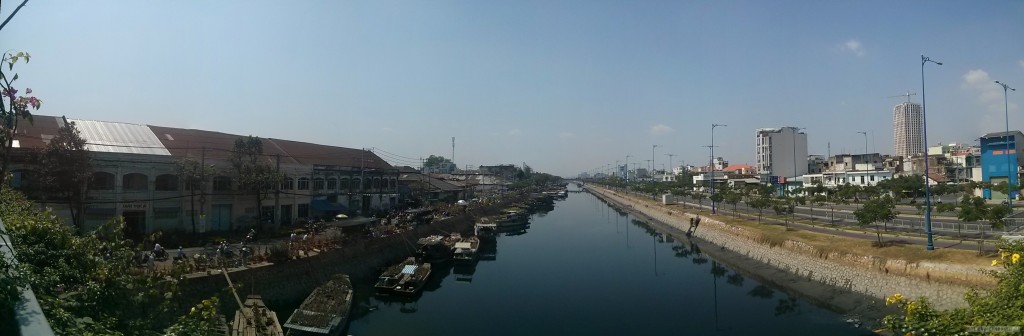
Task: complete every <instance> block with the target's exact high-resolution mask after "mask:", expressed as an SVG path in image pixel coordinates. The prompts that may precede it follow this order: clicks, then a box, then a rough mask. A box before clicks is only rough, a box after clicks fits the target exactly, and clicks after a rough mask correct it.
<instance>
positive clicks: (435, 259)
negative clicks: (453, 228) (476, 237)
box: [416, 233, 462, 264]
mask: <svg viewBox="0 0 1024 336" xmlns="http://www.w3.org/2000/svg"><path fill="white" fill-rule="evenodd" d="M461 240H462V237H461V236H459V235H458V233H454V234H452V235H449V236H442V235H432V236H427V237H423V238H420V239H419V240H417V241H416V245H417V252H416V256H417V257H418V258H420V260H423V261H425V262H429V263H435V264H437V263H443V262H447V261H450V260H451V259H452V256H453V254H452V248H453V247H454V246H455V243H457V242H459V241H461Z"/></svg>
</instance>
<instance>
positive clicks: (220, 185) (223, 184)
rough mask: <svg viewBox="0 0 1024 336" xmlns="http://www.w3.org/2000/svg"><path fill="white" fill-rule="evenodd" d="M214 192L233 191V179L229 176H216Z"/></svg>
mask: <svg viewBox="0 0 1024 336" xmlns="http://www.w3.org/2000/svg"><path fill="white" fill-rule="evenodd" d="M213 191H231V178H230V177H227V176H214V177H213Z"/></svg>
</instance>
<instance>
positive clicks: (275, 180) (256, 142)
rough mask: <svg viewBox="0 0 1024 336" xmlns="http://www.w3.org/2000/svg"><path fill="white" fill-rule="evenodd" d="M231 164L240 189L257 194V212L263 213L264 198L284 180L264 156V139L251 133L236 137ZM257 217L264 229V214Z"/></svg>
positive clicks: (259, 224) (260, 227)
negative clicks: (246, 135)
mask: <svg viewBox="0 0 1024 336" xmlns="http://www.w3.org/2000/svg"><path fill="white" fill-rule="evenodd" d="M231 166H232V167H233V168H234V171H235V176H236V177H237V178H238V189H239V190H241V191H243V192H247V193H251V194H252V195H253V196H255V198H256V212H257V213H258V214H259V213H261V208H262V206H263V200H264V199H266V198H267V194H268V193H269V192H270V191H273V190H276V188H277V187H278V186H279V185H280V184H281V180H282V176H281V174H279V173H277V172H276V171H275V170H274V169H273V168H271V167H270V164H269V163H268V161H267V160H266V158H265V157H264V156H263V141H262V140H260V138H258V137H254V136H251V135H250V136H248V137H244V138H238V139H235V146H234V149H233V150H232V152H231ZM257 218H258V220H257V221H258V222H259V223H258V224H257V225H258V227H259V229H260V230H263V222H264V221H265V219H264V218H262V216H259V217H257Z"/></svg>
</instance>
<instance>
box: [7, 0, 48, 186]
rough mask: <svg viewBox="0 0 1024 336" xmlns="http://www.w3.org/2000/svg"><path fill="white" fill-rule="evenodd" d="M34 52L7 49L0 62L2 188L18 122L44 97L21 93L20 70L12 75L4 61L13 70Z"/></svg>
mask: <svg viewBox="0 0 1024 336" xmlns="http://www.w3.org/2000/svg"><path fill="white" fill-rule="evenodd" d="M26 2H28V0H26V1H24V2H22V3H21V5H19V6H18V7H17V8H16V9H15V10H14V12H12V13H11V15H9V16H8V17H7V19H6V20H4V22H3V24H0V29H3V26H5V25H7V22H10V21H11V18H13V17H14V15H15V14H17V13H18V10H20V9H21V8H22V7H24V6H25V3H26ZM31 57H32V56H31V55H29V54H28V53H26V52H17V53H15V52H8V53H4V54H3V57H2V60H3V62H2V63H0V143H2V150H0V159H2V161H3V162H2V163H0V188H6V187H7V170H8V167H9V165H10V163H11V148H13V147H14V132H15V130H17V129H18V124H19V123H20V122H21V120H22V119H24V120H25V121H26V122H29V123H32V113H31V112H29V111H30V110H39V107H41V106H42V104H43V101H42V100H39V98H36V97H35V96H29V95H30V94H32V89H31V88H26V89H25V95H18V91H19V90H18V89H17V88H16V86H15V85H14V84H15V82H17V81H18V74H17V73H15V74H14V75H13V76H11V77H8V76H7V74H6V73H4V71H3V68H4V67H3V66H2V65H3V63H6V64H7V70H8V71H13V70H14V64H15V63H18V61H19V60H25V63H28V61H29V59H30V58H31Z"/></svg>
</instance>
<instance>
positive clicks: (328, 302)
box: [284, 274, 352, 336]
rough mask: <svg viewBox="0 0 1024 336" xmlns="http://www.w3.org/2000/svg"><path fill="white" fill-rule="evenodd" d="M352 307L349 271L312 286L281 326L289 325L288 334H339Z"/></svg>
mask: <svg viewBox="0 0 1024 336" xmlns="http://www.w3.org/2000/svg"><path fill="white" fill-rule="evenodd" d="M351 308H352V281H351V280H350V279H349V277H348V275H344V274H339V275H336V276H334V278H333V279H331V281H328V282H327V283H326V284H324V285H323V286H320V287H317V289H315V290H313V293H311V294H309V296H308V297H306V300H305V301H303V302H302V305H300V306H299V308H298V309H295V312H293V313H292V316H291V317H289V318H288V321H287V322H285V323H284V327H285V328H287V329H289V330H288V335H289V336H293V335H295V336H301V335H329V336H337V335H341V333H342V330H344V329H345V324H346V323H347V322H348V315H349V312H350V311H351Z"/></svg>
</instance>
